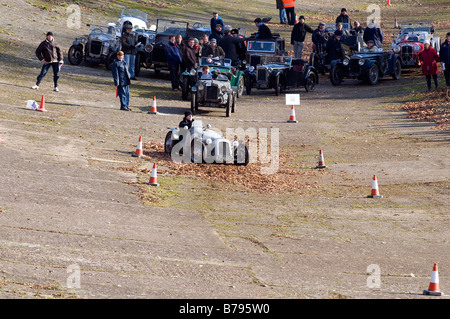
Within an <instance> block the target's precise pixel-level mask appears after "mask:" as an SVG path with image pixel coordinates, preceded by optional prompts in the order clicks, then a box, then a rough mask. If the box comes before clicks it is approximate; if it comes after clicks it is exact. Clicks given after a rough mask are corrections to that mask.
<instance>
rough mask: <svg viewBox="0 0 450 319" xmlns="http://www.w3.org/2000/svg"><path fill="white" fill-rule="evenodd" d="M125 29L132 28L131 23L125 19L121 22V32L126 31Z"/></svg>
mask: <svg viewBox="0 0 450 319" xmlns="http://www.w3.org/2000/svg"><path fill="white" fill-rule="evenodd" d="M127 29H133V24H132V23H131V22H130V21H125V22H124V23H123V29H122V32H125V31H127Z"/></svg>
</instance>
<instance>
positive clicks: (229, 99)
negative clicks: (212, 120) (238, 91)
mask: <svg viewBox="0 0 450 319" xmlns="http://www.w3.org/2000/svg"><path fill="white" fill-rule="evenodd" d="M232 99H233V96H232V95H228V100H227V105H226V110H225V116H226V117H230V111H231V100H232Z"/></svg>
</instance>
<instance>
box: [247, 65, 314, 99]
mask: <svg viewBox="0 0 450 319" xmlns="http://www.w3.org/2000/svg"><path fill="white" fill-rule="evenodd" d="M260 61H261V64H258V65H256V67H254V66H249V67H248V68H247V69H246V70H245V72H244V73H245V89H246V92H247V94H248V95H250V94H251V91H252V89H253V88H256V89H266V90H267V89H273V90H275V95H279V94H280V93H281V92H282V91H285V90H287V89H289V88H298V87H301V86H303V87H304V88H305V90H306V92H311V91H314V89H315V87H316V84H318V83H319V75H318V72H317V70H316V69H315V68H314V67H313V66H310V65H309V64H308V61H306V60H303V59H293V58H292V57H289V56H263V57H261V60H260Z"/></svg>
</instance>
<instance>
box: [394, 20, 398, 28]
mask: <svg viewBox="0 0 450 319" xmlns="http://www.w3.org/2000/svg"><path fill="white" fill-rule="evenodd" d="M394 29H399V27H398V22H397V18H395V22H394Z"/></svg>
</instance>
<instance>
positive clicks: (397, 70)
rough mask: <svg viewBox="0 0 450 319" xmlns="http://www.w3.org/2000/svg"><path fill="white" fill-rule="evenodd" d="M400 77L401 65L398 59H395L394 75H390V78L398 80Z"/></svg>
mask: <svg viewBox="0 0 450 319" xmlns="http://www.w3.org/2000/svg"><path fill="white" fill-rule="evenodd" d="M401 75H402V63H401V62H400V59H397V61H395V67H394V73H392V78H393V79H394V80H400V76H401Z"/></svg>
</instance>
